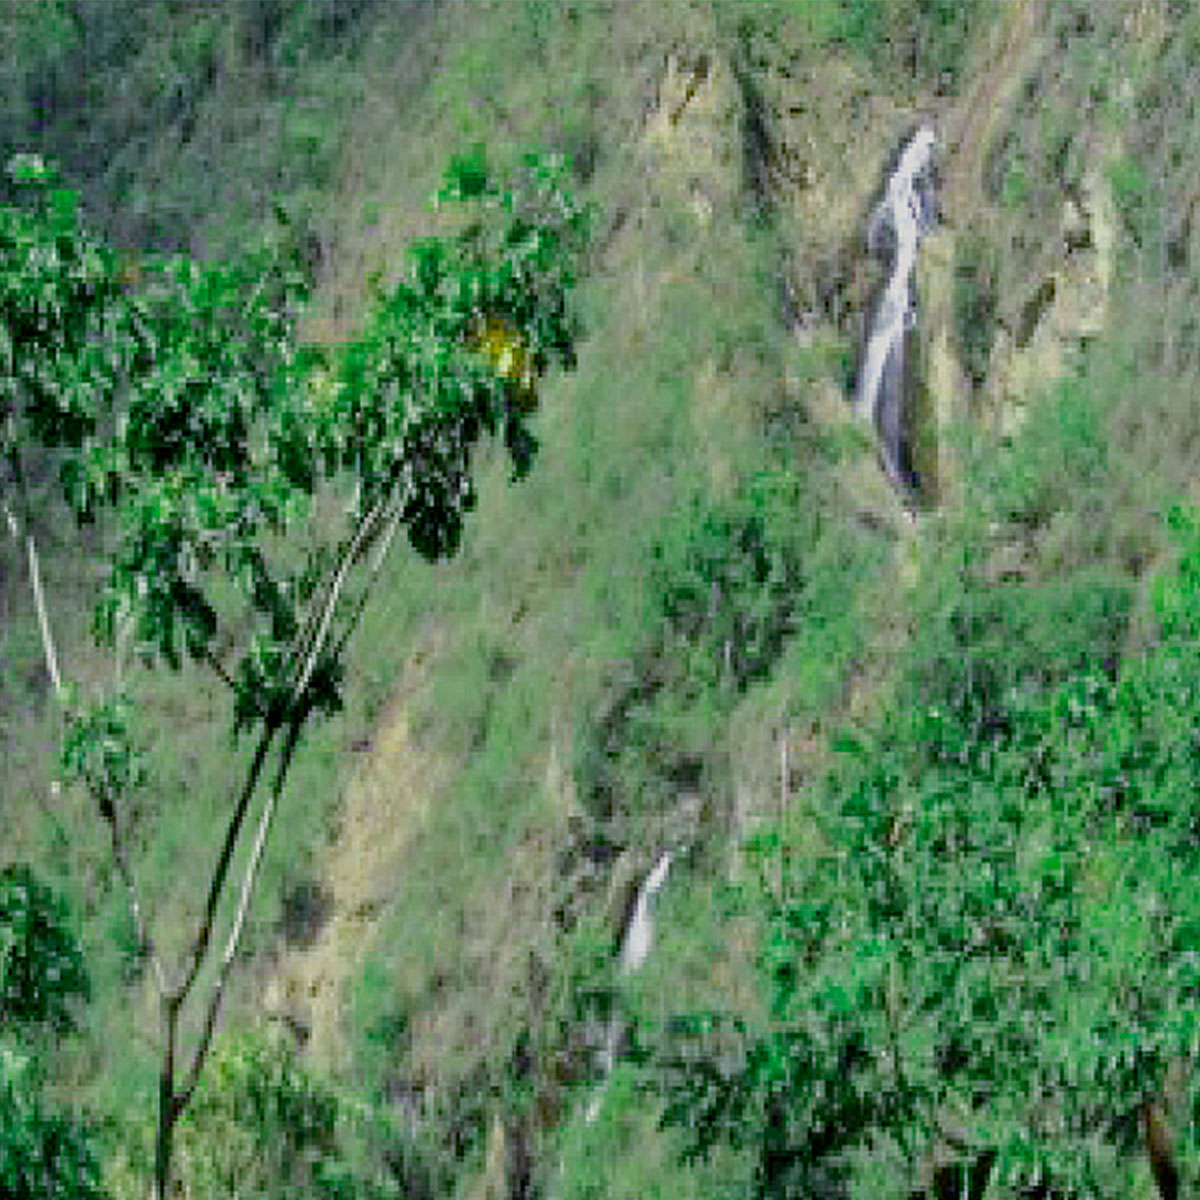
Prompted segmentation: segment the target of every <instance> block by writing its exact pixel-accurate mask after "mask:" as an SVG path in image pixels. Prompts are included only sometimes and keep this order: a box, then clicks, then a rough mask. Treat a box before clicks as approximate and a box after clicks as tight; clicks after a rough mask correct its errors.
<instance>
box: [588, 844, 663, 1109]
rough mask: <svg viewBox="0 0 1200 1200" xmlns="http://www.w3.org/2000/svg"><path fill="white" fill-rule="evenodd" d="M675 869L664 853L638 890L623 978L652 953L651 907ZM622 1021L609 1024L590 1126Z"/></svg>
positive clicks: (623, 943)
mask: <svg viewBox="0 0 1200 1200" xmlns="http://www.w3.org/2000/svg"><path fill="white" fill-rule="evenodd" d="M670 869H671V852H670V850H664V851H663V852H662V854H661V855H660V856H659V859H658V862H656V863H655V864H654V869H653V870H652V871H651V872H650V874H649V875H647V876H646V878H645V879H644V880H643V881H642V886H641V887H640V888H639V889H638V895H637V903H636V904H635V905H634V907H633V916H632V917H630V919H629V924H628V925H627V926H626V927H625V933H624V935H623V936H622V938H621V954H620V960H619V961H620V973H621V975H632V974H633V973H634V972H635V971H636V970H638V968H639V967H641V965H642V964H643V963H644V962H645V961H646V959H647V958H648V957H649V954H650V947H651V946H652V945H653V942H654V919H653V916H652V913H651V905H652V903H653V900H654V897H655V896H656V895H657V894H658V893H659V892H660V891H661V890H662V887H663V884H664V883H666V881H667V872H668V871H669V870H670ZM622 1024H623V1023H622V1022H621V1021H620V1020H619V1019H618V1018H617V1017H615V1016H614V1017H613V1018H612V1019H611V1020H610V1021H609V1023H608V1030H607V1032H606V1034H605V1039H604V1049H603V1050H602V1051H601V1052H600V1063H601V1066H602V1067H603V1071H604V1077H603V1079H602V1080H601V1082H600V1086H599V1087H598V1088H597V1089H596V1094H595V1095H594V1096H593V1097H592V1101H591V1103H590V1104H589V1105H588V1110H587V1116H586V1118H585V1120H586V1122H587V1124H589V1125H590V1124H591V1123H592V1122H593V1121H594V1120H595V1119H596V1117H597V1115H598V1114H599V1112H600V1103H601V1101H602V1100H603V1099H604V1089H605V1087H606V1086H607V1084H608V1076H609V1074H610V1072H611V1071H612V1068H613V1062H614V1061H615V1060H616V1056H617V1043H618V1042H619V1041H620V1040H621V1032H622Z"/></svg>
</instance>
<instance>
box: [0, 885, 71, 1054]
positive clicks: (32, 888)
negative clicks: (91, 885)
mask: <svg viewBox="0 0 1200 1200" xmlns="http://www.w3.org/2000/svg"><path fill="white" fill-rule="evenodd" d="M88 994H89V982H88V976H87V971H86V970H85V968H84V964H83V956H82V954H81V953H80V950H79V946H78V944H77V942H76V941H75V937H74V935H73V934H72V932H71V929H70V927H69V925H68V924H67V922H66V913H65V910H64V907H63V904H62V901H61V900H60V899H59V898H58V897H57V896H56V895H55V894H54V893H53V892H51V891H50V889H49V888H48V887H46V885H45V884H43V883H42V882H41V881H40V880H39V879H38V878H37V877H36V876H35V875H34V873H33V871H32V870H31V868H30V867H29V866H28V865H27V864H26V863H10V864H9V865H8V866H6V867H4V868H3V869H2V870H0V1030H3V1029H6V1028H9V1027H11V1026H45V1027H46V1028H48V1029H52V1030H55V1031H60V1032H65V1031H67V1030H70V1029H72V1028H73V1027H74V1024H75V1020H74V1016H73V1014H72V1011H71V1006H72V1003H73V1002H74V1001H75V1000H78V999H84V1000H86V999H87V997H88Z"/></svg>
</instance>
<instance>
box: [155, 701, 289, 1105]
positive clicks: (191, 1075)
mask: <svg viewBox="0 0 1200 1200" xmlns="http://www.w3.org/2000/svg"><path fill="white" fill-rule="evenodd" d="M303 723H304V722H303V718H298V719H296V720H293V721H292V722H291V724H290V725H289V726H288V733H287V740H286V741H285V742H284V745H283V750H282V752H281V753H280V756H279V767H278V769H277V771H276V772H275V782H274V783H273V784H272V786H271V794H270V795H269V796H268V797H267V802H266V804H265V805H264V806H263V811H262V815H261V816H260V817H259V820H258V830H257V831H256V833H255V835H254V846H253V849H252V850H251V852H250V862H249V863H248V864H247V865H246V874H245V876H244V877H243V878H242V892H241V895H240V896H239V898H238V907H237V912H236V913H235V914H234V918H233V926H232V928H231V929H230V931H229V938H228V939H227V941H226V943H225V953H224V955H223V956H222V959H221V969H220V973H219V974H218V976H217V982H216V984H215V985H214V987H213V993H212V996H211V997H210V999H209V1002H208V1011H207V1012H206V1013H205V1017H204V1032H203V1033H202V1034H201V1037H200V1044H199V1045H198V1046H197V1047H196V1052H195V1053H194V1054H193V1056H192V1063H191V1066H190V1067H189V1069H188V1074H187V1079H186V1081H185V1082H184V1085H183V1088H182V1089H181V1090H180V1091H179V1092H178V1093H177V1094H176V1097H175V1105H176V1111H177V1112H182V1111H183V1110H184V1109H185V1108H187V1106H188V1104H190V1103H191V1099H192V1093H193V1092H194V1091H195V1090H196V1084H197V1083H198V1082H199V1079H200V1072H201V1071H202V1070H203V1069H204V1063H205V1060H206V1059H207V1058H208V1052H209V1049H210V1048H211V1046H212V1037H213V1030H214V1029H215V1027H216V1021H217V1013H218V1011H219V1010H220V1007H221V1000H222V998H223V996H224V994H225V985H226V983H227V981H228V978H229V969H230V967H231V966H232V965H233V960H234V958H235V957H236V955H237V948H238V943H239V942H240V941H241V937H242V926H243V924H244V923H245V920H246V913H247V912H248V911H249V908H250V899H251V896H252V895H253V894H254V881H255V879H256V878H257V875H258V869H259V866H260V864H261V862H262V855H263V850H264V848H265V847H266V843H267V834H268V833H269V832H270V829H271V823H272V821H273V820H274V817H275V811H276V808H277V806H278V801H279V797H280V794H281V793H282V791H283V785H284V782H285V780H286V779H287V773H288V769H289V768H290V766H291V761H292V755H293V754H294V753H295V750H296V743H297V741H298V740H299V737H300V730H301V728H302V727H303Z"/></svg>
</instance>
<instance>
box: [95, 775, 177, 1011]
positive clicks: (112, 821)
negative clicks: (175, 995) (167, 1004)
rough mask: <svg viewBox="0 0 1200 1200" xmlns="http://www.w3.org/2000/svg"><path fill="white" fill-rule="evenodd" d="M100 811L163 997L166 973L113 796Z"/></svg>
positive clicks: (139, 937) (136, 927)
mask: <svg viewBox="0 0 1200 1200" xmlns="http://www.w3.org/2000/svg"><path fill="white" fill-rule="evenodd" d="M100 811H101V812H102V813H103V814H104V819H105V820H106V821H107V822H108V828H109V831H110V833H111V835H112V851H113V859H114V861H115V862H116V864H117V871H118V873H119V874H120V876H121V881H122V883H124V884H125V889H126V891H128V893H129V907H130V909H131V910H132V912H133V929H134V934H135V935H136V937H137V940H138V945H139V946H142V947H144V949H145V952H146V954H147V957H148V958H149V959H150V965H151V967H153V968H154V981H155V984H156V986H157V988H158V994H159V997H160V999H161V998H162V997H163V996H165V995H166V994H167V980H166V975H165V973H164V972H163V965H162V960H161V959H160V958H159V957H158V951H157V950H156V949H155V946H154V939H153V938H152V937H151V936H150V931H149V929H148V928H147V925H146V920H145V917H144V915H143V914H142V906H141V905H140V904H139V903H138V893H137V887H136V886H135V885H134V878H133V869H132V867H131V866H130V865H129V851H128V848H127V847H126V845H125V841H124V839H123V838H122V837H121V831H120V828H119V826H118V821H119V818H118V816H117V807H116V805H115V804H114V803H112V799H111V797H110V798H109V802H108V803H107V804H101V806H100Z"/></svg>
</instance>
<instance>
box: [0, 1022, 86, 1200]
mask: <svg viewBox="0 0 1200 1200" xmlns="http://www.w3.org/2000/svg"><path fill="white" fill-rule="evenodd" d="M39 1084H40V1081H39V1080H38V1078H37V1076H36V1073H35V1072H34V1070H33V1068H32V1064H31V1062H30V1060H29V1059H27V1058H25V1057H24V1056H22V1055H21V1054H19V1053H17V1052H15V1051H14V1050H12V1049H11V1048H9V1047H7V1046H5V1045H4V1044H2V1043H0V1196H3V1197H4V1198H5V1200H100V1198H101V1197H102V1196H103V1192H102V1191H101V1188H100V1184H99V1172H98V1168H97V1165H96V1160H95V1158H94V1156H93V1154H92V1151H91V1148H90V1146H89V1136H88V1131H87V1129H86V1127H85V1126H83V1125H81V1124H80V1123H78V1122H77V1121H76V1120H74V1119H73V1118H72V1117H70V1116H68V1115H66V1114H64V1113H61V1112H57V1111H55V1110H53V1109H51V1108H49V1107H47V1106H46V1105H45V1104H44V1102H43V1101H42V1099H41V1096H40V1087H39Z"/></svg>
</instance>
